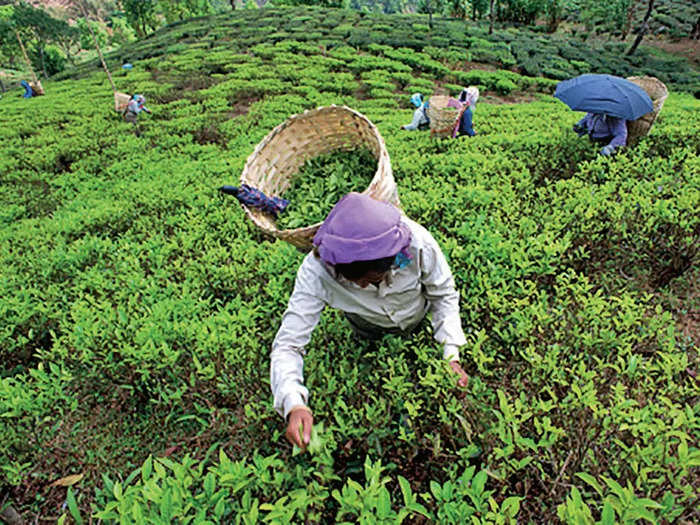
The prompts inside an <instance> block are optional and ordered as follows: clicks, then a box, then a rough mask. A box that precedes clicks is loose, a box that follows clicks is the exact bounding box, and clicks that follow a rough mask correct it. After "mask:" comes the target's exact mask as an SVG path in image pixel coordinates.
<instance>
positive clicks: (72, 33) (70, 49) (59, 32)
mask: <svg viewBox="0 0 700 525" xmlns="http://www.w3.org/2000/svg"><path fill="white" fill-rule="evenodd" d="M54 41H55V43H56V45H57V46H58V48H59V49H60V50H61V51H63V54H64V55H66V58H67V59H68V62H70V63H71V65H73V66H75V60H74V59H73V53H74V50H75V52H77V51H80V49H81V48H82V46H81V42H80V30H79V29H78V28H77V27H76V26H71V25H68V23H67V22H64V21H63V20H56V30H55V37H54Z"/></svg>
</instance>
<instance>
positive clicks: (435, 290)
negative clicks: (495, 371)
mask: <svg viewBox="0 0 700 525" xmlns="http://www.w3.org/2000/svg"><path fill="white" fill-rule="evenodd" d="M424 236H425V243H424V246H423V249H422V250H421V251H420V253H419V257H420V258H421V261H420V264H421V282H422V284H423V286H424V290H425V291H424V293H425V296H426V299H427V300H428V302H429V303H430V311H431V312H432V324H433V334H434V337H435V340H436V341H437V342H439V343H442V344H443V345H444V347H443V358H444V359H445V360H447V361H449V362H450V366H451V368H452V369H453V370H455V372H457V373H458V374H459V375H460V380H459V384H460V385H461V386H466V381H467V377H466V374H465V373H464V371H463V370H462V368H461V367H460V366H459V363H458V361H459V347H460V346H462V345H464V344H465V343H466V342H467V341H466V338H465V337H464V332H463V331H462V321H461V318H460V316H459V292H457V290H456V288H455V284H454V278H453V277H452V272H451V271H450V267H449V266H448V264H447V259H445V255H444V254H443V253H442V250H440V247H439V246H438V244H437V242H436V241H435V239H434V238H433V237H432V235H430V233H429V232H428V231H427V230H424Z"/></svg>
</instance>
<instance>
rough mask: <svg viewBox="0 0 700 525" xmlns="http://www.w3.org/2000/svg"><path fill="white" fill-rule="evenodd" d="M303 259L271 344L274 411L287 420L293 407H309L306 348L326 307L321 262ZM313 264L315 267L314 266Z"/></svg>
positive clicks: (271, 384) (271, 383)
mask: <svg viewBox="0 0 700 525" xmlns="http://www.w3.org/2000/svg"><path fill="white" fill-rule="evenodd" d="M310 257H314V256H313V255H309V256H307V257H306V259H304V262H303V263H302V265H301V267H300V268H299V271H298V272H297V277H296V281H295V283H294V291H293V292H292V295H291V297H290V298H289V304H288V306H287V310H286V311H285V312H284V316H283V317H282V324H281V326H280V328H279V330H278V331H277V336H276V337H275V340H274V342H273V343H272V353H271V354H270V387H271V389H272V395H273V396H274V407H275V410H276V411H277V412H278V413H279V414H280V415H282V416H284V417H287V416H288V415H289V413H290V412H291V411H292V409H293V408H295V407H299V406H306V404H307V402H308V397H309V392H308V390H307V389H306V387H305V386H304V375H303V372H304V354H305V351H304V347H305V346H306V345H307V344H308V342H309V341H310V339H311V334H312V332H313V331H314V328H316V325H317V324H318V321H319V319H320V317H321V312H322V311H323V308H324V306H325V302H324V293H323V289H322V285H321V284H320V279H319V277H318V273H317V269H318V267H319V263H318V262H316V261H310V260H309V258H310ZM312 263H313V264H312Z"/></svg>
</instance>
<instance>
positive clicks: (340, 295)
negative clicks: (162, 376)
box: [270, 193, 469, 448]
mask: <svg viewBox="0 0 700 525" xmlns="http://www.w3.org/2000/svg"><path fill="white" fill-rule="evenodd" d="M313 244H314V248H313V251H312V252H311V253H309V254H308V255H307V256H306V257H305V258H304V261H303V262H302V264H301V266H300V268H299V270H298V271H297V276H296V281H295V284H294V291H293V292H292V295H291V297H290V299H289V304H288V306H287V310H286V311H285V313H284V315H283V317H282V323H281V326H280V328H279V330H278V332H277V335H276V337H275V340H274V342H273V344H272V352H271V354H270V385H271V389H272V394H273V396H274V407H275V410H277V412H278V413H279V414H280V415H282V416H284V417H286V418H287V432H286V436H287V439H288V440H289V441H290V442H292V443H293V444H296V445H297V446H299V447H302V448H304V447H305V446H306V445H307V444H308V443H309V440H310V436H311V428H312V425H313V415H312V412H311V409H310V408H309V407H308V395H309V392H308V390H307V389H306V388H305V387H304V378H303V364H304V355H305V350H304V347H305V346H306V345H307V344H308V342H309V340H310V339H311V334H312V332H313V331H314V329H315V327H316V325H317V323H318V321H319V318H320V316H321V312H322V310H323V309H324V308H325V307H326V306H331V307H333V308H337V309H339V310H341V311H343V312H344V313H345V317H346V318H347V320H348V322H349V323H350V327H351V328H352V330H353V331H354V332H355V334H356V335H357V336H359V337H362V338H365V339H379V338H381V337H382V336H383V335H384V334H387V333H392V334H407V333H409V332H411V331H412V330H413V329H414V328H416V327H417V326H418V325H419V323H421V321H422V320H423V318H424V317H425V315H426V314H427V313H428V312H430V313H431V314H432V326H433V331H434V337H435V340H436V341H437V342H438V343H441V344H442V345H443V347H444V348H443V358H444V359H445V360H447V361H449V366H450V367H451V368H452V370H453V371H454V372H456V373H457V375H458V376H459V379H458V381H457V384H458V386H462V387H464V386H466V385H467V383H468V381H469V378H468V376H467V374H466V373H465V372H464V370H463V369H462V367H461V366H460V364H459V347H460V346H461V345H463V344H465V342H466V340H465V337H464V332H463V331H462V326H461V320H460V315H459V293H458V292H457V290H456V289H455V284H454V279H453V277H452V273H451V272H450V269H449V267H448V265H447V261H446V259H445V256H444V255H443V253H442V251H441V250H440V247H439V246H438V244H437V242H436V241H435V239H434V238H433V237H432V235H430V233H429V232H428V231H427V230H426V229H425V228H423V227H422V226H420V225H419V224H417V223H416V222H414V221H412V220H410V219H408V218H407V217H405V216H403V215H401V213H400V212H399V210H398V209H397V208H396V207H394V206H392V205H391V204H388V203H385V202H380V201H377V200H374V199H372V198H371V197H369V196H367V195H363V194H360V193H349V194H347V195H346V196H344V197H343V198H342V199H340V201H338V203H337V204H336V205H335V206H334V207H333V209H332V210H331V212H330V213H329V214H328V216H327V217H326V219H325V221H324V222H323V224H322V225H321V227H320V228H319V230H318V232H317V233H316V235H315V236H314V239H313ZM300 425H301V428H303V433H302V434H303V435H300V430H299V429H300Z"/></svg>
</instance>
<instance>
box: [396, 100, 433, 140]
mask: <svg viewBox="0 0 700 525" xmlns="http://www.w3.org/2000/svg"><path fill="white" fill-rule="evenodd" d="M411 104H413V105H414V106H416V110H415V111H414V112H413V120H412V121H411V123H410V124H406V125H405V126H401V129H406V130H409V131H413V130H414V129H421V128H426V127H428V126H429V125H430V119H429V118H428V101H427V100H426V101H425V102H423V95H422V94H420V93H414V94H413V95H411Z"/></svg>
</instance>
